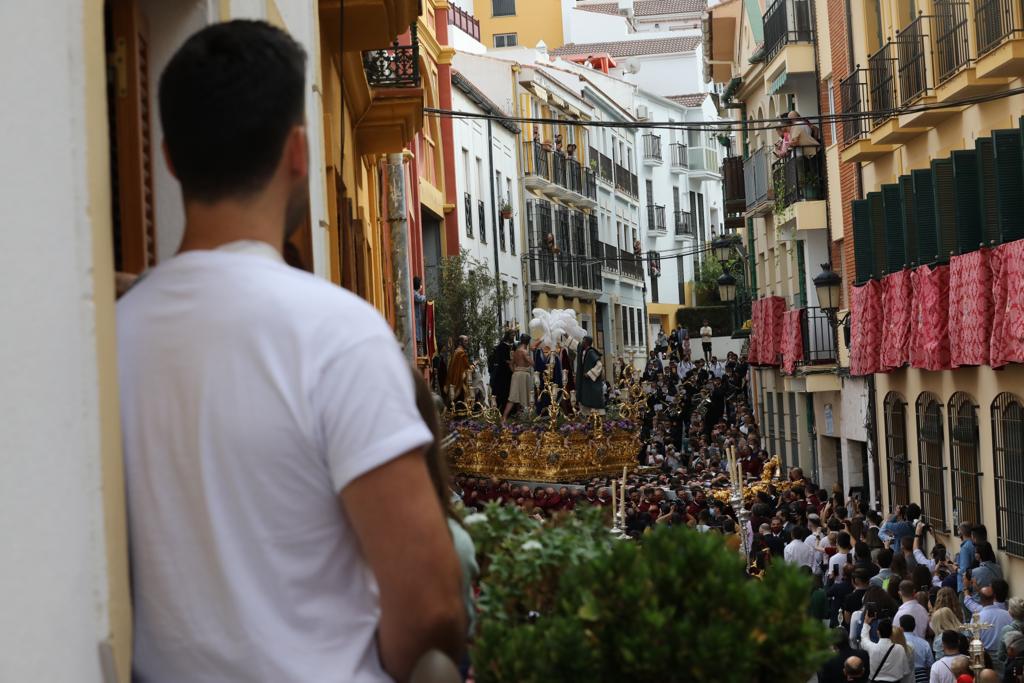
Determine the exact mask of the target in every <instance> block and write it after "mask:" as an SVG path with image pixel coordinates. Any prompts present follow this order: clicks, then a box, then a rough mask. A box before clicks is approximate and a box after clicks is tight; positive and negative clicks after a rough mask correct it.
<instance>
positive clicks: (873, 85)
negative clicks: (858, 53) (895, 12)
mask: <svg viewBox="0 0 1024 683" xmlns="http://www.w3.org/2000/svg"><path fill="white" fill-rule="evenodd" d="M868 79H869V80H868V82H869V83H870V85H869V89H870V91H871V109H872V111H873V112H874V114H873V116H872V117H871V125H872V126H874V127H876V128H877V127H878V126H880V125H882V124H883V123H885V122H886V121H888V120H889V119H890V118H892V117H893V116H894V115H895V113H896V58H895V57H894V56H893V49H892V43H891V42H888V43H886V44H885V45H883V46H882V47H880V48H879V49H878V51H877V52H875V53H874V54H873V55H871V56H870V57H868Z"/></svg>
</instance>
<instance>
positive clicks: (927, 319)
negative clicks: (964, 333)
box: [885, 266, 953, 371]
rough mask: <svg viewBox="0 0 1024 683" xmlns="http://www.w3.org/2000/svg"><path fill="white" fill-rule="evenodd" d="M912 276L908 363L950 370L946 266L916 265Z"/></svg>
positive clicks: (917, 366) (918, 366) (947, 276)
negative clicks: (912, 311) (912, 313)
mask: <svg viewBox="0 0 1024 683" xmlns="http://www.w3.org/2000/svg"><path fill="white" fill-rule="evenodd" d="M911 279H912V282H913V288H914V316H913V319H912V321H911V341H910V365H911V366H912V367H915V368H920V369H922V370H933V371H934V370H949V369H951V368H952V367H953V366H952V364H951V363H950V358H949V266H938V267H936V268H934V269H933V268H929V267H927V266H924V267H921V268H917V269H916V270H914V271H913V273H912V275H911ZM885 343H886V344H888V340H885Z"/></svg>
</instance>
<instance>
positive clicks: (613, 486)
mask: <svg viewBox="0 0 1024 683" xmlns="http://www.w3.org/2000/svg"><path fill="white" fill-rule="evenodd" d="M618 525H619V518H618V517H616V516H615V480H614V479H612V526H613V527H616V526H618Z"/></svg>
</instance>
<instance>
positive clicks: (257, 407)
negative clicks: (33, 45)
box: [117, 21, 467, 683]
mask: <svg viewBox="0 0 1024 683" xmlns="http://www.w3.org/2000/svg"><path fill="white" fill-rule="evenodd" d="M305 71H306V57H305V53H304V51H303V50H302V48H301V47H300V46H299V45H298V44H297V43H296V42H295V41H294V40H292V39H291V38H290V37H289V36H288V35H287V34H286V33H284V32H283V31H281V30H279V29H276V28H274V27H272V26H270V25H269V24H266V23H264V22H255V21H233V22H230V23H224V24H217V25H214V26H210V27H208V28H206V29H203V30H202V31H200V32H198V33H196V34H195V35H193V36H192V37H191V38H189V39H188V41H187V42H186V43H185V44H184V45H183V46H182V47H181V48H180V49H179V50H178V52H177V53H176V54H175V55H174V56H173V57H172V58H171V60H170V62H169V63H168V65H167V68H166V70H165V71H164V74H163V76H162V77H161V80H160V89H159V92H160V118H161V123H162V125H163V131H164V136H165V139H164V152H165V155H166V159H167V163H168V166H169V167H170V169H171V171H172V173H173V174H174V175H175V177H177V179H178V180H179V182H180V183H181V187H182V194H183V197H184V202H185V210H184V215H185V231H184V237H183V239H182V243H181V249H180V253H179V254H178V255H177V256H175V257H173V258H171V259H168V260H165V261H164V262H163V263H161V264H160V265H159V266H157V267H156V268H154V269H153V270H151V271H150V272H149V273H148V274H147V276H146V277H145V278H143V279H141V280H140V281H139V282H138V283H137V285H136V286H135V287H134V288H133V289H132V290H131V291H130V292H129V293H127V294H126V295H125V296H124V297H123V298H122V299H121V300H120V301H119V302H118V305H117V317H118V320H117V323H118V325H117V334H118V338H117V346H118V356H119V358H118V360H119V370H120V377H119V379H120V390H121V399H122V401H121V411H122V412H121V422H122V425H123V444H124V458H125V473H126V484H127V486H126V488H127V500H128V514H129V522H130V523H129V529H130V535H131V538H130V549H131V564H132V588H133V592H134V607H135V612H134V623H135V633H134V645H135V657H134V661H133V666H134V672H133V673H134V674H135V677H136V678H137V679H138V680H145V681H147V682H148V683H169V682H172V681H174V682H176V681H226V680H234V681H243V680H244V681H312V680H324V679H325V677H326V678H328V679H331V680H339V681H340V680H345V681H357V680H358V681H381V682H383V681H389V680H391V679H392V678H396V679H399V680H405V679H406V678H408V676H409V674H410V671H411V670H412V668H413V666H414V665H415V663H416V662H417V660H418V659H419V658H420V656H421V655H422V654H423V653H425V652H427V651H428V650H432V649H439V650H441V651H443V652H446V653H447V654H448V655H449V656H451V657H452V658H453V659H455V660H456V661H457V660H458V659H459V658H460V654H461V650H462V647H463V642H464V639H465V634H466V617H467V614H466V610H465V607H464V605H463V601H462V587H461V581H460V577H461V572H460V569H459V562H458V559H457V557H456V555H455V552H454V548H453V545H452V538H451V535H450V533H449V531H448V527H447V525H446V523H445V516H444V513H443V511H442V508H441V504H440V501H439V499H438V496H437V494H436V493H435V489H434V487H433V485H432V484H431V479H430V475H429V473H428V469H427V465H426V462H425V458H424V455H425V449H426V447H427V446H428V445H429V444H431V443H432V442H433V439H434V436H433V433H432V432H431V431H430V430H429V429H428V428H427V426H426V425H425V423H424V421H423V418H422V417H421V415H420V413H419V410H418V409H417V404H416V399H415V391H414V384H413V376H412V373H411V372H410V368H409V364H408V363H407V362H406V360H405V358H404V357H403V355H402V352H401V350H400V348H399V346H398V343H397V342H396V340H395V337H394V334H393V333H392V331H391V329H390V328H389V327H388V325H387V323H386V322H385V321H384V320H383V318H381V316H380V315H379V314H378V313H377V312H376V311H375V310H373V309H372V308H371V307H370V306H369V305H368V304H367V303H366V302H365V301H363V300H362V299H359V298H358V297H356V296H355V295H353V294H351V293H349V292H346V291H344V290H343V289H341V288H338V287H336V286H334V285H332V284H331V283H329V282H327V281H324V280H321V279H317V278H315V277H313V276H311V275H309V274H308V273H305V272H302V271H299V270H296V269H294V268H291V267H289V266H288V265H286V264H285V263H284V261H283V258H282V250H283V248H284V244H285V240H286V239H287V237H288V235H290V234H292V233H293V232H294V231H295V230H297V229H298V228H299V227H300V226H301V225H302V224H303V221H304V217H305V215H306V212H307V208H308V199H309V179H308V145H307V140H306V127H305V110H304V101H305V97H306V81H305ZM395 487H398V488H399V489H400V490H401V491H402V495H401V496H398V497H393V496H392V495H391V492H392V491H393V490H394V489H395ZM384 498H389V499H390V502H389V504H388V505H389V508H388V514H387V515H381V514H379V509H380V508H379V501H380V500H382V499H384Z"/></svg>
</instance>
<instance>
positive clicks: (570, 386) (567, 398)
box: [559, 345, 576, 415]
mask: <svg viewBox="0 0 1024 683" xmlns="http://www.w3.org/2000/svg"><path fill="white" fill-rule="evenodd" d="M559 360H560V361H561V362H562V388H563V389H565V394H564V397H563V398H562V412H563V413H564V414H566V415H572V414H573V412H575V411H574V410H573V407H572V398H571V396H572V392H574V391H576V377H574V376H573V372H572V368H573V366H574V364H575V359H574V357H573V354H572V353H571V352H570V351H569V348H568V346H565V345H563V346H562V352H561V354H559Z"/></svg>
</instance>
